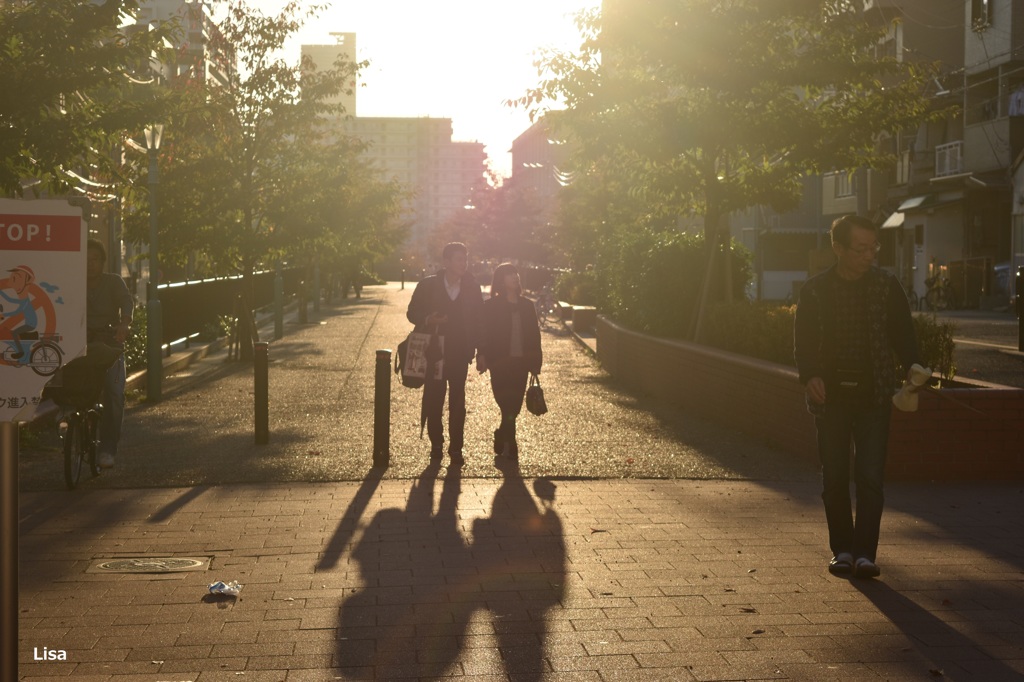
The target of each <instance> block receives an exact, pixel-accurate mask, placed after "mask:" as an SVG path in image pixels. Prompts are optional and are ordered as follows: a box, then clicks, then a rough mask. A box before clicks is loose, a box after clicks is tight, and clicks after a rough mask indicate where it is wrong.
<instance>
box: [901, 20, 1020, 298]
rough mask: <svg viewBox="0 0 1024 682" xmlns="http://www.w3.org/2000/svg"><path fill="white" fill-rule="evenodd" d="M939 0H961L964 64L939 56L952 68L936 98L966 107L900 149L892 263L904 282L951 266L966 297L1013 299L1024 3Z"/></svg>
mask: <svg viewBox="0 0 1024 682" xmlns="http://www.w3.org/2000/svg"><path fill="white" fill-rule="evenodd" d="M935 5H936V7H935V8H933V9H935V10H938V9H940V7H939V6H940V5H941V6H953V5H955V6H954V7H952V8H951V9H952V10H955V11H958V12H959V16H960V19H961V31H962V33H963V39H962V40H961V41H960V45H962V49H963V54H962V58H961V60H960V63H959V64H960V68H956V66H957V62H956V61H955V55H954V54H950V53H946V54H942V55H940V58H941V61H942V64H943V70H944V73H945V74H948V75H946V76H945V77H944V78H942V79H941V81H937V83H936V85H937V86H941V87H942V89H941V90H940V91H939V92H937V93H936V100H937V101H939V102H942V101H947V102H952V103H955V104H957V105H958V108H959V111H958V112H957V113H956V115H955V116H950V117H948V118H947V119H945V120H943V121H941V122H939V123H933V124H930V125H927V126H922V128H921V129H920V130H918V131H917V134H916V135H915V136H914V138H913V140H911V144H912V146H911V147H910V148H909V149H905V150H901V152H902V153H901V157H900V161H899V163H898V164H897V165H898V167H897V170H896V173H895V174H894V178H895V179H896V180H901V179H903V178H904V177H905V178H906V180H907V181H906V182H905V183H902V184H899V183H893V186H892V187H891V190H890V199H891V200H893V201H896V200H898V201H899V205H898V206H895V210H894V212H893V213H892V214H891V215H890V216H889V217H888V218H886V220H885V221H884V222H883V228H886V229H885V230H884V232H887V233H888V234H889V235H894V236H895V237H896V238H897V239H896V240H895V242H894V253H895V254H896V258H895V260H894V262H893V263H892V265H893V266H894V270H895V271H896V272H898V273H899V274H900V276H901V278H902V279H903V281H904V285H905V286H907V287H908V288H909V287H913V289H914V290H915V291H916V292H917V293H918V294H919V295H923V294H924V293H925V292H926V291H927V284H926V282H927V280H928V278H929V277H931V276H933V275H943V276H946V277H949V279H950V283H951V285H952V287H953V291H954V293H955V299H956V300H957V301H958V303H959V305H960V306H962V307H967V308H978V307H994V306H998V305H1001V304H1005V302H1006V300H1007V299H1008V292H1007V291H1006V290H1005V289H1004V288H1003V287H1002V286H1001V285H1000V283H999V282H997V279H996V276H995V271H996V268H997V266H1001V265H1003V264H1005V263H1007V262H1008V261H1009V259H1010V253H1011V213H1012V210H1011V209H1012V208H1013V188H1012V182H1011V177H1010V170H1011V167H1012V165H1013V163H1014V160H1015V159H1016V158H1017V156H1018V155H1019V154H1020V153H1021V150H1022V149H1024V59H1022V57H1024V55H1022V54H1021V53H1022V52H1024V3H1021V2H1019V0H962V1H959V2H955V3H953V2H947V3H938V2H937V3H935ZM924 28H925V31H924V34H925V35H929V34H930V35H936V34H937V29H936V27H935V25H934V24H929V25H926V26H925V27H924ZM952 42H953V41H952V40H950V43H952ZM904 169H906V175H903V174H902V173H903V171H904Z"/></svg>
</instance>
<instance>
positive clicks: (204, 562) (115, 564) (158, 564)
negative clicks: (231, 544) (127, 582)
mask: <svg viewBox="0 0 1024 682" xmlns="http://www.w3.org/2000/svg"><path fill="white" fill-rule="evenodd" d="M209 563H210V559H209V557H127V558H124V559H100V560H99V561H97V562H95V563H93V565H92V566H90V567H89V568H88V570H86V573H177V572H180V571H205V570H206V569H207V568H209Z"/></svg>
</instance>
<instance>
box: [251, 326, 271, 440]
mask: <svg viewBox="0 0 1024 682" xmlns="http://www.w3.org/2000/svg"><path fill="white" fill-rule="evenodd" d="M252 346H253V364H252V373H253V388H254V391H253V395H254V400H255V413H256V419H255V427H256V445H266V444H267V442H269V441H270V381H269V378H268V376H267V371H268V367H269V362H270V344H269V343H267V342H266V341H257V342H256V343H254V344H253V345H252Z"/></svg>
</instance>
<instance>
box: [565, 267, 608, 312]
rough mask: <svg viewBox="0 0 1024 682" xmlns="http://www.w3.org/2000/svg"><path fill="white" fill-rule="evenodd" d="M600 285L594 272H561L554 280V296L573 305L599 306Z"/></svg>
mask: <svg viewBox="0 0 1024 682" xmlns="http://www.w3.org/2000/svg"><path fill="white" fill-rule="evenodd" d="M599 291H600V285H599V284H598V282H597V275H596V274H595V272H594V271H593V270H592V269H590V270H585V271H583V272H563V273H562V274H561V275H559V276H558V279H557V280H555V296H556V297H557V298H558V300H559V301H566V302H568V303H572V304H573V305H599V302H600V301H599Z"/></svg>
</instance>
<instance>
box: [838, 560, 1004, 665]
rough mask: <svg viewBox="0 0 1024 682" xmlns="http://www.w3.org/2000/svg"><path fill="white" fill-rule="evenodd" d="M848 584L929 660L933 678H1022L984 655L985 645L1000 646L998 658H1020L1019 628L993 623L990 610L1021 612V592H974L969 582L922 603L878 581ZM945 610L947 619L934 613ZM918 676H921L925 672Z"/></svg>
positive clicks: (950, 588)
mask: <svg viewBox="0 0 1024 682" xmlns="http://www.w3.org/2000/svg"><path fill="white" fill-rule="evenodd" d="M851 582H852V584H853V586H854V587H856V588H857V590H859V591H860V592H861V593H862V594H863V595H864V596H865V597H867V598H868V600H870V601H871V603H872V604H874V605H875V607H876V608H877V609H878V610H879V612H881V613H882V614H883V615H884V616H885V617H886V618H888V619H889V621H890V622H891V623H892V624H893V625H895V626H896V627H897V628H898V629H899V630H900V632H902V633H903V634H904V635H906V636H907V638H908V639H909V640H910V641H911V642H912V643H913V645H914V648H915V651H916V652H917V653H918V654H919V655H921V656H922V657H923V658H924V659H925V661H927V662H928V666H929V673H930V674H931V676H932V677H935V678H939V677H942V678H944V679H951V680H958V679H972V680H986V682H1002V681H1004V680H1005V681H1006V682H1010V681H1011V680H1020V679H1021V677H1022V671H1021V670H1019V669H1017V670H1015V669H1014V668H1012V667H1010V666H1009V665H1008V664H1007V663H1006V662H1005V660H1000V659H999V658H995V657H994V656H992V655H991V654H989V653H986V651H985V650H986V648H988V647H993V648H998V649H1001V651H999V654H1000V657H1001V658H1003V659H1011V660H1014V659H1016V660H1020V654H1021V649H1022V647H1021V645H1020V641H1021V634H1022V628H1021V626H1020V624H1019V623H1017V624H1015V623H1010V622H1006V621H1000V620H994V619H993V618H992V616H993V611H992V610H990V609H997V608H998V609H1001V610H1005V612H1006V613H1016V614H1019V613H1021V611H1022V609H1024V599H1022V597H1021V593H1020V591H1019V590H999V591H997V592H993V591H991V590H985V591H982V590H976V589H972V588H971V586H970V584H969V583H966V584H964V586H963V587H962V588H957V587H952V586H946V587H945V588H944V589H943V592H942V594H943V595H944V596H943V597H942V598H941V602H940V603H937V604H929V605H921V604H918V603H917V602H915V601H914V600H913V599H911V598H909V597H907V596H905V594H904V592H905V591H906V590H904V591H897V590H895V589H893V588H892V587H890V586H889V585H887V584H885V583H884V582H881V581H875V580H853V581H851ZM922 596H924V597H926V598H929V597H930V598H934V595H928V594H925V595H922ZM986 605H987V608H986ZM943 612H944V613H945V614H946V615H947V616H948V618H946V619H942V618H940V617H938V616H937V615H936V613H943ZM951 623H955V624H956V625H957V627H955V628H954V627H953V625H952V624H951ZM964 630H969V631H971V632H970V634H968V633H966V632H964ZM1013 642H1016V644H1014V643H1013ZM1010 647H1014V648H1015V649H1016V655H1013V654H1008V653H1007V652H1008V649H1009V648H1010ZM921 672H922V676H923V673H924V671H921Z"/></svg>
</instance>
